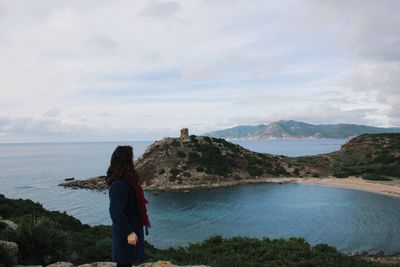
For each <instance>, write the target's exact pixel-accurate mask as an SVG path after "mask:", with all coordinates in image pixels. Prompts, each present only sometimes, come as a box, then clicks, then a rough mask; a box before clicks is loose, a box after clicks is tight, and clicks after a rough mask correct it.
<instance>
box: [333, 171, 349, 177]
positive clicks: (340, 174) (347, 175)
mask: <svg viewBox="0 0 400 267" xmlns="http://www.w3.org/2000/svg"><path fill="white" fill-rule="evenodd" d="M333 176H335V177H337V178H347V177H349V176H350V173H348V172H345V171H336V172H335V173H334V174H333Z"/></svg>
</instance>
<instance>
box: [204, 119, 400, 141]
mask: <svg viewBox="0 0 400 267" xmlns="http://www.w3.org/2000/svg"><path fill="white" fill-rule="evenodd" d="M365 133H371V134H374V133H400V128H381V127H372V126H366V125H357V124H343V123H342V124H319V125H314V124H309V123H305V122H300V121H294V120H280V121H277V122H271V123H270V124H260V125H256V126H236V127H233V128H228V129H222V130H218V131H212V132H209V133H205V134H204V135H205V136H210V137H218V138H225V139H250V140H251V139H253V140H262V139H291V138H293V139H301V138H340V139H347V138H350V137H354V136H358V135H361V134H365Z"/></svg>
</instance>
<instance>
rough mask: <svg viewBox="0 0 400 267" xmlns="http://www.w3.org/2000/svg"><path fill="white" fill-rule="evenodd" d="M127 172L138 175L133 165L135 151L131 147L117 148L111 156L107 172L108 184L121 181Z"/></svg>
mask: <svg viewBox="0 0 400 267" xmlns="http://www.w3.org/2000/svg"><path fill="white" fill-rule="evenodd" d="M125 170H132V171H134V172H135V174H136V175H137V172H136V171H135V167H134V165H133V149H132V147H131V146H117V148H116V149H115V150H114V152H113V153H112V155H111V161H110V167H108V170H107V176H106V182H107V184H108V185H111V183H112V182H113V181H115V180H118V179H121V176H122V174H123V173H124V171H125Z"/></svg>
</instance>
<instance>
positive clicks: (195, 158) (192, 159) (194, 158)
mask: <svg viewBox="0 0 400 267" xmlns="http://www.w3.org/2000/svg"><path fill="white" fill-rule="evenodd" d="M200 162H201V156H200V154H199V153H197V152H189V156H188V163H200Z"/></svg>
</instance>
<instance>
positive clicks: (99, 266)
mask: <svg viewBox="0 0 400 267" xmlns="http://www.w3.org/2000/svg"><path fill="white" fill-rule="evenodd" d="M18 266H20V267H22V266H23V265H18ZM34 266H35V267H43V266H42V265H34ZM34 266H30V267H34ZM115 266H117V264H116V263H115V262H93V263H87V264H82V265H74V264H72V263H71V262H56V263H53V264H50V265H47V266H46V267H115ZM132 267H209V266H206V265H175V264H173V263H171V262H170V261H157V262H148V263H142V264H140V265H132Z"/></svg>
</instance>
